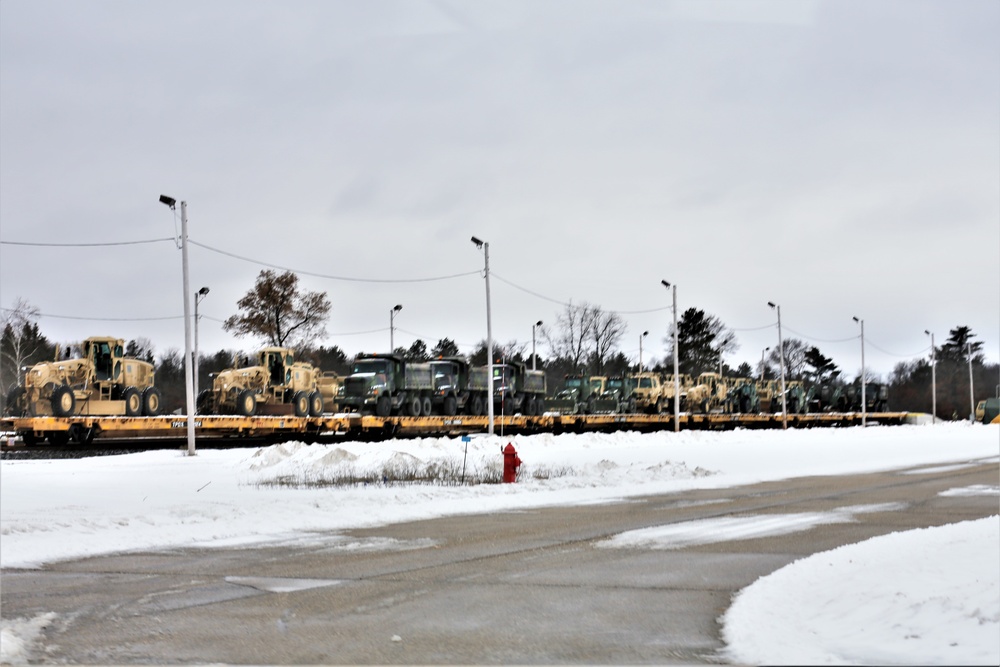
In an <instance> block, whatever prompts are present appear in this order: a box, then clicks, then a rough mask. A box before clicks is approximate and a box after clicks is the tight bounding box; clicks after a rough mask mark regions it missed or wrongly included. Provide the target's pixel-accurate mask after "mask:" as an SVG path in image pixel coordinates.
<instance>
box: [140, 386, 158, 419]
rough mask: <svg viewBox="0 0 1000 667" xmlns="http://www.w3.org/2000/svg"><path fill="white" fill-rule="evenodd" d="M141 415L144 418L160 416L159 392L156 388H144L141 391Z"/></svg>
mask: <svg viewBox="0 0 1000 667" xmlns="http://www.w3.org/2000/svg"><path fill="white" fill-rule="evenodd" d="M142 414H143V415H145V416H146V417H155V416H156V415H158V414H160V390H159V389H157V388H156V387H146V388H145V389H143V390H142Z"/></svg>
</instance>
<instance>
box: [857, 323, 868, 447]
mask: <svg viewBox="0 0 1000 667" xmlns="http://www.w3.org/2000/svg"><path fill="white" fill-rule="evenodd" d="M854 321H855V322H857V323H858V324H860V325H861V428H864V427H865V417H866V415H867V413H868V401H867V400H866V397H865V386H866V385H867V384H868V378H867V377H865V321H864V320H859V319H858V318H856V317H855V318H854Z"/></svg>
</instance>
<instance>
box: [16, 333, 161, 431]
mask: <svg viewBox="0 0 1000 667" xmlns="http://www.w3.org/2000/svg"><path fill="white" fill-rule="evenodd" d="M124 349H125V341H124V340H122V339H120V338H111V337H107V336H95V337H91V338H88V339H86V340H85V341H83V346H82V353H83V354H82V357H81V358H78V359H63V360H59V359H58V358H57V359H56V360H55V361H46V362H41V363H38V364H35V365H34V366H32V367H31V368H30V369H29V370H28V371H27V373H25V376H24V385H23V386H20V387H16V388H15V389H14V390H13V391H12V392H11V396H9V397H8V405H9V406H13V409H12V412H14V413H16V414H20V415H24V416H31V417H39V416H45V415H52V416H54V417H70V416H74V415H123V416H126V417H138V416H147V417H153V416H156V415H158V414H159V412H160V392H159V390H158V389H156V387H154V386H153V375H154V373H153V365H152V364H150V363H148V362H145V361H140V360H139V359H130V358H128V357H125V356H124ZM56 356H57V357H58V352H57V353H56Z"/></svg>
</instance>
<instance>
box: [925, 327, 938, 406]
mask: <svg viewBox="0 0 1000 667" xmlns="http://www.w3.org/2000/svg"><path fill="white" fill-rule="evenodd" d="M924 333H925V334H927V335H928V336H930V337H931V424H932V425H933V424H936V423H937V349H936V348H935V347H934V334H932V333H931V332H930V331H928V330H927V329H924Z"/></svg>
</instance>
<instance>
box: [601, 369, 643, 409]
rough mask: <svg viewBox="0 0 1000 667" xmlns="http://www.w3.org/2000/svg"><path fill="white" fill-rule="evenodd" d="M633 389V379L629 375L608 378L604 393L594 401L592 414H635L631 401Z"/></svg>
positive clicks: (633, 403)
mask: <svg viewBox="0 0 1000 667" xmlns="http://www.w3.org/2000/svg"><path fill="white" fill-rule="evenodd" d="M634 388H635V378H634V377H633V376H631V375H628V376H625V377H622V376H620V375H616V376H612V377H609V378H608V380H607V383H605V385H604V391H602V392H601V395H600V396H598V397H597V398H596V399H595V400H594V413H595V414H602V413H629V412H635V402H634V401H633V399H632V391H633V389H634Z"/></svg>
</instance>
